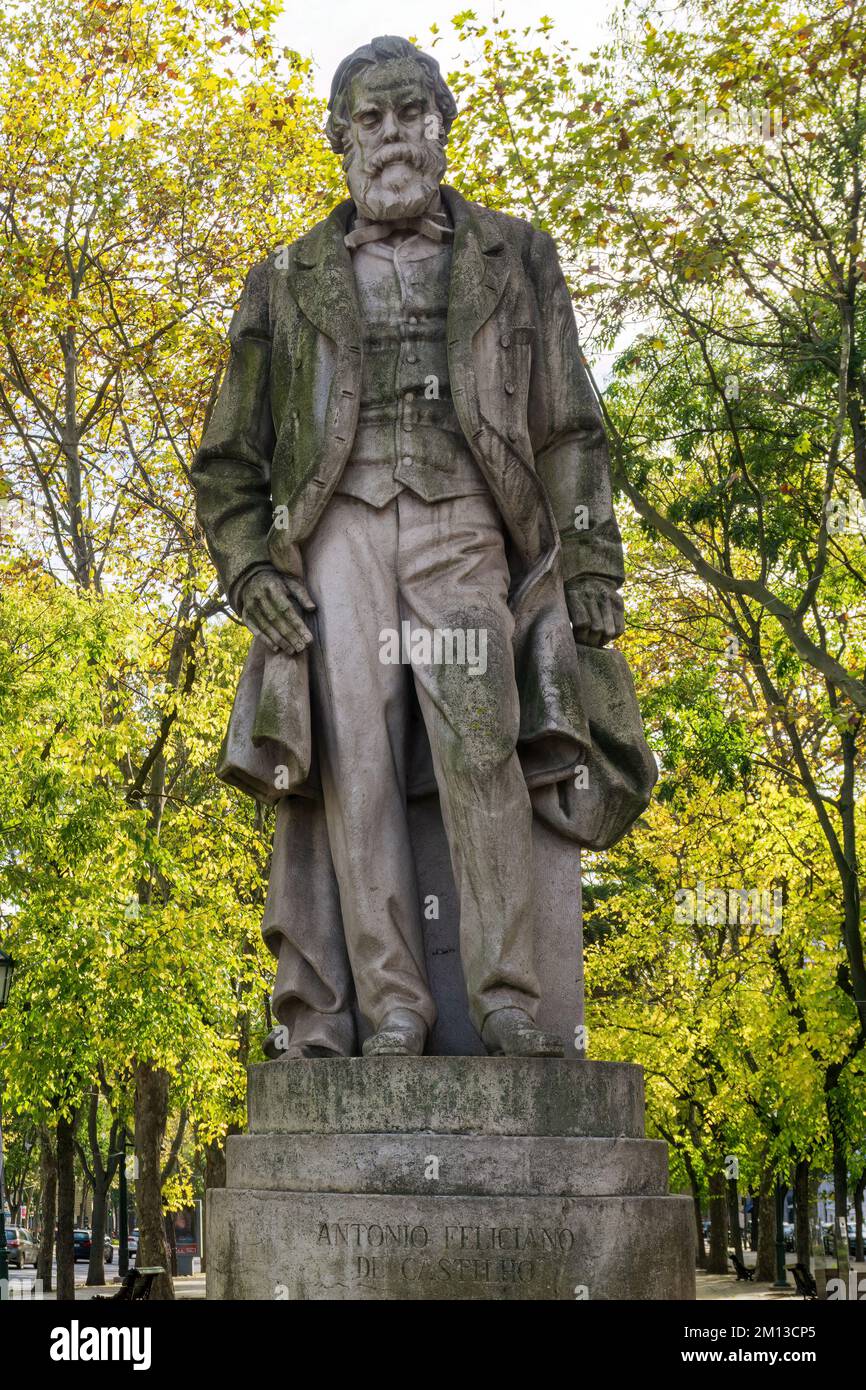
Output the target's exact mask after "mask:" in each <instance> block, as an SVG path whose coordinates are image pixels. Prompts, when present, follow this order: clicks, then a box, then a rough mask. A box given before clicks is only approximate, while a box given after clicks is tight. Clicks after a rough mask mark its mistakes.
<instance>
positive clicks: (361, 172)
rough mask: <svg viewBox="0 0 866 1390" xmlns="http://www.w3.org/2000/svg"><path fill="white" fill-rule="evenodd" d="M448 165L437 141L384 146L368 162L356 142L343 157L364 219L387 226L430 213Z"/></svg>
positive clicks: (344, 166) (369, 156)
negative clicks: (398, 220) (389, 222)
mask: <svg viewBox="0 0 866 1390" xmlns="http://www.w3.org/2000/svg"><path fill="white" fill-rule="evenodd" d="M446 162H447V161H446V159H445V151H444V149H443V148H442V146H441V145H440V144H439V141H438V140H426V139H424V140H419V141H418V143H417V144H410V143H409V142H404V141H401V142H400V143H399V144H393V145H382V146H380V148H379V149H378V150H374V151H373V153H372V154H369V155H367V156H366V158H365V156H364V154H363V153H362V151H361V149H360V148H359V146H358V145H357V144H356V143H355V141H354V140H353V141H352V144H351V146H350V148H349V149H348V150H347V151H346V154H345V155H344V156H343V169H344V170H345V174H346V182H347V183H348V185H349V192H350V193H351V195H352V198H353V199H354V201H355V206H356V207H357V209H358V212H359V213H360V214H361V216H362V217H368V218H369V219H370V221H371V222H388V221H390V220H391V219H392V218H395V217H419V216H420V215H421V213H423V212H426V211H427V209H428V208H429V207H430V204H431V203H432V202H434V200H435V198H436V194H437V193H438V191H439V184H440V183H441V181H442V175H443V174H444V173H445V165H446Z"/></svg>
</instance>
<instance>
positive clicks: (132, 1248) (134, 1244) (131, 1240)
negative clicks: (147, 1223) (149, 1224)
mask: <svg viewBox="0 0 866 1390" xmlns="http://www.w3.org/2000/svg"><path fill="white" fill-rule="evenodd" d="M126 1248H127V1249H128V1251H129V1257H130V1259H132V1258H133V1257H134V1256H136V1255H137V1254H138V1227H137V1226H136V1228H135V1230H134V1231H131V1232H130V1233H129V1235H128V1237H127V1247H126Z"/></svg>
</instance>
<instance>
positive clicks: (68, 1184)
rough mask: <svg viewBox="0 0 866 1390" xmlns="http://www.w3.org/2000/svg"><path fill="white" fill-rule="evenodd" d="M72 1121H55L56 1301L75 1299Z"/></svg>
mask: <svg viewBox="0 0 866 1390" xmlns="http://www.w3.org/2000/svg"><path fill="white" fill-rule="evenodd" d="M75 1122H76V1117H75V1116H73V1117H72V1118H71V1119H66V1118H64V1117H62V1116H61V1118H60V1119H59V1120H58V1121H57V1300H58V1302H63V1301H64V1300H67V1301H68V1300H73V1299H74V1298H75V1239H74V1236H73V1231H74V1230H75Z"/></svg>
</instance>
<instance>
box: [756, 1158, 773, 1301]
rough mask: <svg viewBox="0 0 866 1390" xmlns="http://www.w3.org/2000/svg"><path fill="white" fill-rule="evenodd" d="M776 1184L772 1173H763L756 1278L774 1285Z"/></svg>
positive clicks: (765, 1171)
mask: <svg viewBox="0 0 866 1390" xmlns="http://www.w3.org/2000/svg"><path fill="white" fill-rule="evenodd" d="M774 1193H775V1182H774V1178H773V1174H772V1172H770V1170H769V1169H766V1168H765V1169H764V1171H763V1172H762V1173H761V1184H760V1195H761V1215H760V1219H759V1221H758V1261H757V1265H756V1266H755V1278H756V1279H758V1280H764V1281H765V1282H766V1283H768V1284H772V1282H773V1280H774V1279H775V1277H776V1203H775V1201H774V1200H773V1198H774Z"/></svg>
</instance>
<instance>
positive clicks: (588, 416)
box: [529, 231, 624, 595]
mask: <svg viewBox="0 0 866 1390" xmlns="http://www.w3.org/2000/svg"><path fill="white" fill-rule="evenodd" d="M529 269H530V278H531V280H532V283H533V287H534V290H535V297H536V303H537V312H538V320H537V322H538V329H537V333H536V343H535V346H534V350H533V361H532V376H531V383H530V400H529V428H530V437H531V440H532V447H533V452H534V454H535V464H536V468H537V471H538V474H539V476H540V478H541V480H542V482H543V483H544V486H545V488H546V489H547V493H548V496H549V497H550V500H551V502H552V504H553V511H554V515H555V517H556V524H557V526H558V528H559V533H560V538H561V543H562V561H563V575H564V579H565V589H566V595H567V594H568V590H569V588H574V587H575V586H576V585H578V584H580V582H581V581H582V580H583V579H584V578H589V577H591V576H592V577H599V576H600V577H601V578H603V579H606V580H608V581H610V582H611V583H613V584H615V585H620V584H621V583H622V581H623V577H624V573H623V560H622V542H621V540H620V534H619V527H618V526H617V524H616V518H615V516H614V514H613V502H612V498H611V486H610V461H609V458H608V451H607V438H606V435H605V430H604V422H603V420H602V416H601V412H600V410H599V407H598V403H597V401H596V399H595V396H594V394H593V391H592V388H591V386H590V384H589V377H588V376H587V373H586V368H585V367H584V365H583V356H582V353H581V350H580V344H579V343H578V339H577V325H576V323H575V320H574V308H573V305H572V302H571V296H570V295H569V293H568V287H567V285H566V283H565V277H564V275H563V273H562V270H561V268H560V265H559V258H558V256H557V254H556V246H555V243H554V241H553V238H552V237H550V236H549V235H548V234H547V233H546V232H539V231H535V232H533V235H532V241H531V246H530V267H529Z"/></svg>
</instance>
